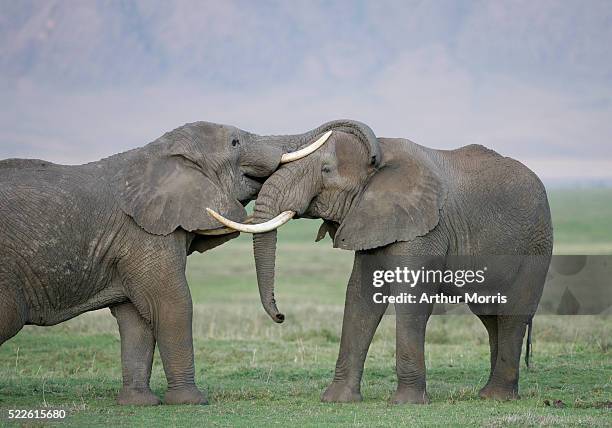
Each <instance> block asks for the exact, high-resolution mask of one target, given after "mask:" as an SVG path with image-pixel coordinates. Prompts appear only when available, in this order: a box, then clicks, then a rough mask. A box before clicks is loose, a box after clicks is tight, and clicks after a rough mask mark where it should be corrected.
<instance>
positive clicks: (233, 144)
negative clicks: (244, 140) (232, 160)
mask: <svg viewBox="0 0 612 428" xmlns="http://www.w3.org/2000/svg"><path fill="white" fill-rule="evenodd" d="M239 144H240V141H238V138H234V139H233V140H232V146H233V147H236V146H237V145H239Z"/></svg>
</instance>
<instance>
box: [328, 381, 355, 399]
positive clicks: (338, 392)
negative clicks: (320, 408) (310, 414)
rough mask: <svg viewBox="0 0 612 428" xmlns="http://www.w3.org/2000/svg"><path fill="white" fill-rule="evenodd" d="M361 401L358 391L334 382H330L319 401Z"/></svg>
mask: <svg viewBox="0 0 612 428" xmlns="http://www.w3.org/2000/svg"><path fill="white" fill-rule="evenodd" d="M362 400H363V397H362V396H361V393H360V392H359V391H358V390H355V389H351V388H350V387H348V386H346V385H345V384H341V383H336V382H332V383H331V385H329V386H328V387H327V389H326V390H325V392H324V393H323V395H322V396H321V401H323V402H324V403H353V402H357V401H362Z"/></svg>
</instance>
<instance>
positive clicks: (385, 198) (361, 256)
mask: <svg viewBox="0 0 612 428" xmlns="http://www.w3.org/2000/svg"><path fill="white" fill-rule="evenodd" d="M378 142H379V150H380V152H381V154H382V156H381V157H379V158H378V159H377V161H375V162H374V163H372V158H371V150H370V149H369V148H368V147H371V146H372V142H371V141H370V142H368V143H367V145H366V144H364V141H363V140H361V139H359V138H358V137H357V136H355V135H352V134H350V133H345V132H334V133H333V135H332V136H331V137H330V139H329V140H328V141H327V143H326V144H325V145H324V146H323V147H322V148H321V149H319V150H318V151H317V152H315V153H314V154H312V155H310V156H309V157H307V158H304V159H302V160H299V161H297V162H294V163H291V164H287V165H283V166H282V167H281V168H279V169H278V170H277V171H276V172H275V173H274V174H273V175H272V176H270V177H269V178H268V179H267V180H266V182H265V183H264V185H263V187H262V189H261V191H260V192H259V195H258V198H257V201H256V206H255V212H254V216H255V217H256V218H257V219H258V221H259V222H262V221H265V220H267V219H269V218H272V217H274V216H275V215H277V214H278V213H280V212H282V211H285V210H292V211H295V212H297V214H298V216H302V217H309V218H322V219H324V220H325V221H324V224H323V225H322V227H321V229H320V231H319V236H318V237H317V240H319V239H322V238H323V237H324V236H325V234H326V232H329V233H330V236H331V237H332V239H333V240H334V246H335V247H339V248H343V249H350V250H354V251H355V260H354V265H353V272H352V274H351V277H350V280H349V283H348V288H347V292H346V302H345V309H344V320H343V325H342V339H341V343H340V352H339V356H338V361H337V364H336V372H335V376H334V379H333V381H332V383H331V385H330V386H329V387H328V388H327V390H326V391H325V392H324V394H323V396H322V400H323V401H332V402H347V401H359V400H361V393H360V383H361V376H362V372H363V367H364V361H365V358H366V354H367V351H368V348H369V345H370V342H371V340H372V337H373V336H374V332H375V330H376V328H377V326H378V324H379V322H380V320H381V317H382V315H383V313H384V312H385V310H386V305H384V304H378V305H373V304H372V302H371V300H372V292H371V277H369V278H363V279H362V277H361V276H362V273H361V267H362V265H363V263H364V261H365V260H366V258H368V257H372V256H376V260H378V263H379V265H378V266H377V267H378V268H380V269H394V268H395V267H396V266H398V260H400V261H401V263H400V264H399V266H406V267H408V268H410V269H414V270H418V269H420V268H421V267H424V268H425V269H444V268H452V267H453V266H451V265H450V264H451V262H450V261H449V258H448V257H449V256H453V255H467V256H480V255H510V256H512V255H519V256H520V257H509V258H508V260H505V259H504V260H505V261H504V262H503V263H505V264H503V266H501V269H500V272H502V274H501V275H498V276H496V277H495V278H494V279H493V281H494V282H495V283H494V284H490V283H489V282H490V281H491V280H487V283H486V284H485V285H490V286H495V287H496V289H497V290H500V291H501V292H502V293H505V294H506V295H508V298H509V301H510V302H512V304H511V305H508V306H505V307H504V308H503V309H502V308H501V306H498V305H490V306H489V305H472V306H471V309H472V311H474V312H475V313H477V315H478V317H479V318H480V319H481V321H482V322H483V324H484V326H485V327H486V330H487V332H488V334H489V342H490V349H491V370H490V376H489V380H488V382H487V384H486V385H485V387H484V388H482V390H481V391H480V396H481V397H485V398H495V399H510V398H516V397H518V378H519V359H520V353H521V344H522V340H523V336H524V333H525V326H526V324H527V323H529V322H530V321H531V318H532V317H533V314H534V312H535V310H536V307H537V304H538V302H539V299H540V296H541V293H542V288H543V284H544V280H545V276H546V272H547V269H548V264H549V260H550V256H551V251H552V228H551V222H550V212H549V206H548V201H547V198H546V192H545V189H544V187H543V185H542V183H541V182H540V180H539V179H538V178H537V177H536V175H535V174H533V173H532V172H531V171H530V170H529V169H527V168H526V167H525V166H524V165H522V164H521V163H519V162H517V161H515V160H513V159H510V158H506V157H502V156H500V155H499V154H497V153H495V152H494V151H492V150H489V149H487V148H485V147H483V146H478V145H471V146H466V147H462V148H459V149H457V150H451V151H446V150H433V149H429V148H426V147H423V146H420V145H418V144H415V143H413V142H411V141H408V140H405V139H388V138H380V139H378ZM275 248H276V231H273V232H269V233H265V234H258V235H254V251H255V260H256V267H257V279H258V283H259V287H260V294H261V297H262V303H263V305H264V308H266V310H267V311H268V313H269V314H270V316H271V317H272V318H273V319H274V320H276V321H277V322H278V321H279V315H278V309H277V308H276V304H275V302H274V265H275ZM522 255H535V256H530V257H522ZM391 256H393V257H391ZM431 256H434V257H431ZM424 258H427V259H431V261H430V262H424ZM370 260H371V259H370ZM386 261H387V262H388V263H386ZM453 263H455V262H453ZM362 280H363V283H362ZM366 281H369V283H366ZM428 285H429V284H428ZM362 286H364V287H366V288H364V289H363V290H366V292H362V291H361V290H362V288H361V287H362ZM438 286H439V287H445V286H444V285H443V284H442V285H438ZM451 288H452V289H454V290H455V292H456V291H457V289H456V287H454V286H451ZM440 289H442V288H438V289H436V288H434V289H433V291H434V292H435V291H437V290H440ZM452 289H443V291H444V292H445V293H449V294H450V293H453V290H452ZM403 291H406V290H405V289H404V290H403ZM400 306H401V308H400ZM432 306H433V305H429V304H425V303H423V304H420V305H419V304H414V305H396V330H397V337H396V342H397V344H396V345H397V348H396V371H397V378H398V386H397V390H396V392H395V393H394V395H393V397H392V399H391V401H392V402H393V403H397V404H401V403H426V402H428V395H427V392H426V385H425V359H424V339H425V327H426V323H427V320H428V318H429V315H430V314H431V311H432ZM510 313H512V314H513V315H510ZM280 318H283V316H281V317H280Z"/></svg>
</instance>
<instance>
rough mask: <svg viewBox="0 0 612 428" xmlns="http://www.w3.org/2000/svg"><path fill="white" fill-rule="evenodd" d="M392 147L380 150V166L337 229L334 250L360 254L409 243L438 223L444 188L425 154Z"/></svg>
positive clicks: (399, 145)
mask: <svg viewBox="0 0 612 428" xmlns="http://www.w3.org/2000/svg"><path fill="white" fill-rule="evenodd" d="M388 144H389V143H388ZM388 144H387V145H388ZM411 144H412V143H411ZM396 146H397V147H395V148H394V149H393V150H386V151H383V159H384V163H383V164H382V165H381V167H380V168H379V169H378V170H377V171H376V172H374V174H373V175H372V176H370V178H369V180H368V182H367V184H366V186H365V188H364V190H363V191H362V193H361V194H360V195H359V196H358V198H357V202H356V203H355V204H354V205H353V206H352V207H351V209H350V210H349V212H348V214H347V215H346V217H345V219H344V220H343V222H342V223H341V224H340V227H339V228H338V230H337V232H336V236H335V238H334V247H336V248H342V249H348V250H354V251H359V250H367V249H371V248H376V247H381V246H384V245H387V244H391V243H393V242H397V241H411V240H412V239H414V238H416V237H417V236H423V235H425V234H427V233H428V232H429V231H431V230H432V229H433V228H435V227H436V225H437V224H438V221H439V219H440V208H441V207H442V204H443V202H444V200H445V199H446V186H445V185H444V183H443V181H442V179H441V178H440V176H439V175H438V173H437V172H436V168H435V167H434V165H433V162H432V161H431V160H430V159H429V158H428V156H427V154H425V153H421V152H420V150H414V152H413V153H406V150H405V149H403V150H402V149H399V147H401V146H405V143H404V142H399V143H397V144H396ZM385 152H386V153H385Z"/></svg>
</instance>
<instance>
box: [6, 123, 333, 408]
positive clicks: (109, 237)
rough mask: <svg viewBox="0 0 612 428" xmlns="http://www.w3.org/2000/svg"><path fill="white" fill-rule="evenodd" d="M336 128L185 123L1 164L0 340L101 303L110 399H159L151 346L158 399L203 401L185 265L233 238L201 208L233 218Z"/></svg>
mask: <svg viewBox="0 0 612 428" xmlns="http://www.w3.org/2000/svg"><path fill="white" fill-rule="evenodd" d="M337 125H338V124H336V123H334V122H329V123H326V124H324V125H321V126H320V127H318V128H316V129H314V130H312V131H308V132H305V133H303V134H295V135H285V136H282V135H281V136H259V135H256V134H253V133H249V132H246V131H243V130H240V129H238V128H236V127H233V126H227V125H219V124H214V123H209V122H194V123H188V124H185V125H183V126H180V127H178V128H176V129H174V130H172V131H170V132H167V133H165V134H164V135H163V136H161V137H160V138H158V139H156V140H154V141H153V142H151V143H149V144H147V145H145V146H144V147H140V148H136V149H133V150H130V151H127V152H124V153H120V154H116V155H113V156H110V157H108V158H104V159H101V160H99V161H96V162H91V163H87V164H83V165H73V166H68V165H59V164H54V163H51V162H47V161H44V160H37V159H5V160H1V161H0V260H1V261H2V263H0V345H2V343H4V342H5V341H7V340H8V339H10V338H11V337H13V336H15V335H16V334H17V333H18V332H19V331H20V330H21V329H22V328H23V326H24V325H26V324H34V325H39V326H50V325H54V324H57V323H60V322H63V321H65V320H68V319H70V318H73V317H76V316H77V315H79V314H82V313H84V312H87V311H92V310H96V309H101V308H106V307H108V308H110V311H111V313H112V315H113V316H114V317H115V318H116V320H117V323H118V326H119V333H120V337H121V361H122V377H123V387H122V389H121V390H120V392H119V394H118V398H117V401H118V403H119V404H135V405H156V404H160V400H159V398H158V397H157V396H156V395H155V394H153V392H152V391H151V389H150V388H149V380H150V376H151V367H152V361H153V354H154V349H155V346H156V345H157V346H158V347H159V351H160V355H161V359H162V362H163V367H164V371H165V375H166V378H167V381H168V387H167V391H166V393H165V396H164V402H165V403H167V404H206V403H207V399H206V397H205V395H204V394H203V393H202V392H201V391H200V390H199V389H198V388H197V386H196V384H195V380H194V356H193V341H192V301H191V295H190V291H189V287H188V284H187V281H186V278H185V265H186V258H187V256H188V255H189V254H191V253H192V252H194V251H199V252H203V251H206V250H208V249H211V248H213V247H215V246H217V245H220V244H222V243H224V242H226V241H228V240H230V239H233V238H235V237H237V236H238V235H239V234H238V233H237V232H235V231H233V230H228V229H227V228H220V227H219V226H218V223H217V222H216V221H215V220H214V219H213V218H211V217H210V216H209V215H208V214H207V213H206V211H205V208H206V207H213V208H214V209H215V210H217V211H218V212H220V213H223V214H224V215H226V216H229V217H232V218H234V219H237V220H241V221H244V220H245V218H246V211H245V208H244V207H245V205H246V204H247V203H248V202H249V201H251V200H253V199H254V198H255V197H256V195H257V192H258V191H259V189H260V187H261V183H262V182H263V180H264V179H265V178H266V177H267V176H269V175H270V174H272V173H273V172H274V171H275V170H276V169H277V168H278V166H279V165H280V164H283V163H286V162H291V161H296V160H297V159H299V158H300V157H302V156H307V155H308V154H309V153H310V152H311V151H313V150H314V149H315V148H316V147H318V145H320V144H322V142H323V140H321V139H320V141H318V142H315V143H312V141H311V140H312V139H313V136H315V135H319V134H320V133H322V132H325V131H327V130H329V129H334V128H335V127H336V126H337ZM311 143H312V144H311Z"/></svg>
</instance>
